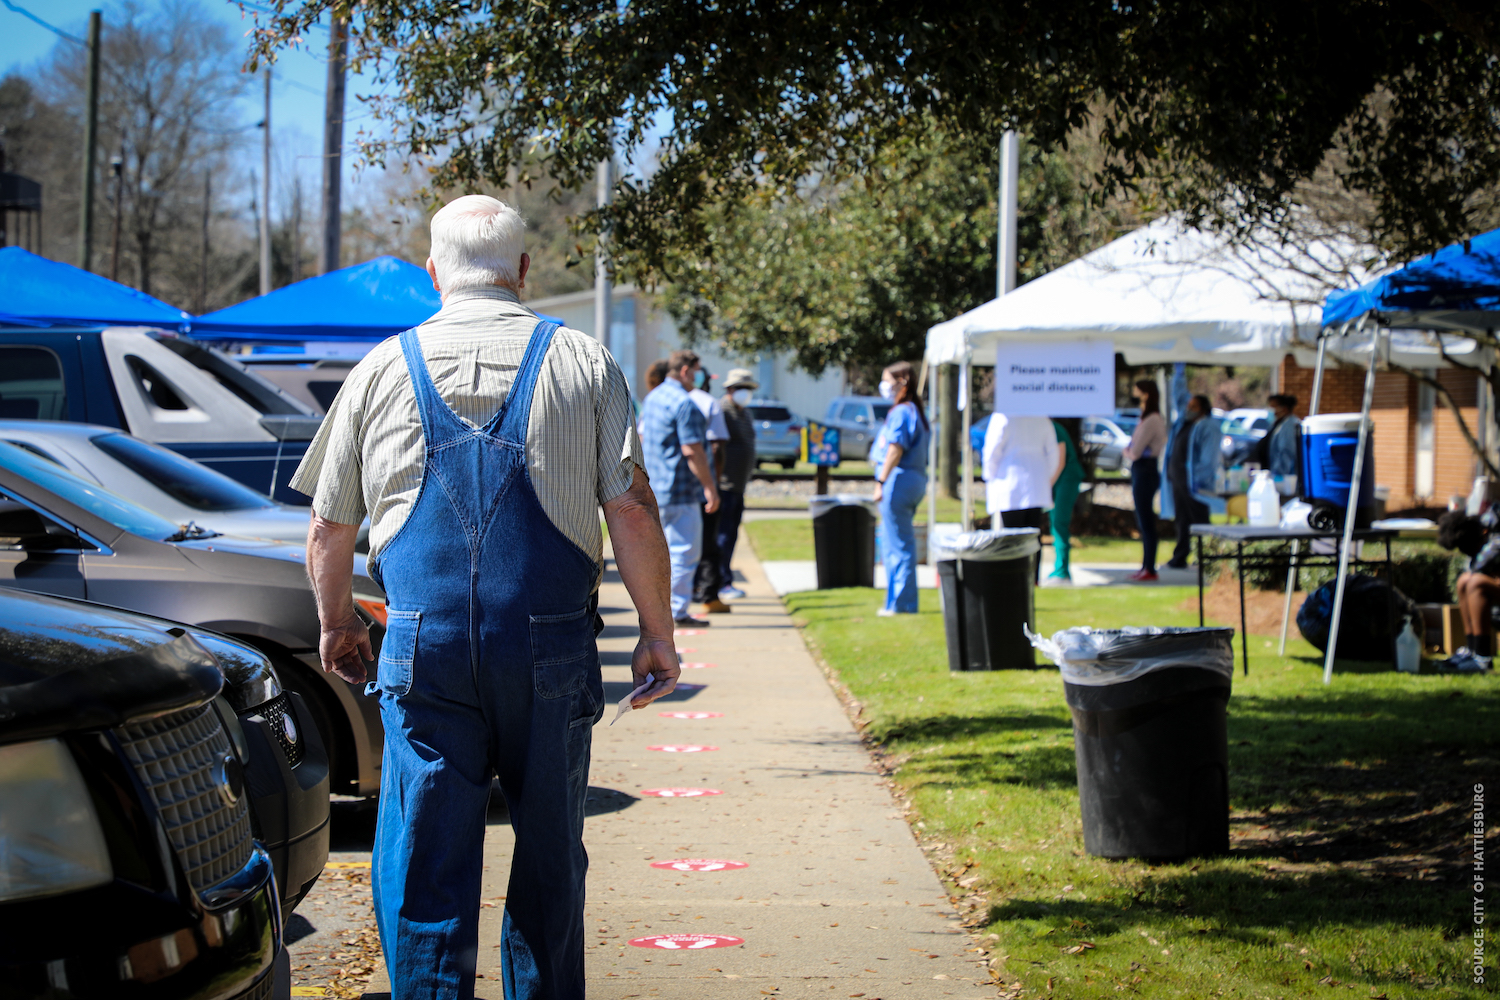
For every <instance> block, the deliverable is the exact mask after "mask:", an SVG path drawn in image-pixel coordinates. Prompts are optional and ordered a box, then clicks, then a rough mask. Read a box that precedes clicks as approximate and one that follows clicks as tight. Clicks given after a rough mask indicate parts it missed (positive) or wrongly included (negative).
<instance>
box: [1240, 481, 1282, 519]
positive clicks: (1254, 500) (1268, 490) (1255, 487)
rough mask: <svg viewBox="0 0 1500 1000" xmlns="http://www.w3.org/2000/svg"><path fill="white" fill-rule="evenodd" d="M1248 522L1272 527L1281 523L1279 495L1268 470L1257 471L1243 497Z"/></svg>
mask: <svg viewBox="0 0 1500 1000" xmlns="http://www.w3.org/2000/svg"><path fill="white" fill-rule="evenodd" d="M1245 501H1246V507H1247V510H1246V513H1247V514H1248V515H1249V520H1250V524H1251V526H1253V527H1256V528H1274V527H1276V526H1277V525H1279V524H1280V523H1281V495H1280V494H1279V493H1277V492H1276V482H1275V480H1273V479H1272V478H1271V474H1270V473H1269V472H1265V471H1262V472H1257V473H1256V474H1255V482H1253V483H1251V484H1250V494H1249V496H1247V497H1246V498H1245Z"/></svg>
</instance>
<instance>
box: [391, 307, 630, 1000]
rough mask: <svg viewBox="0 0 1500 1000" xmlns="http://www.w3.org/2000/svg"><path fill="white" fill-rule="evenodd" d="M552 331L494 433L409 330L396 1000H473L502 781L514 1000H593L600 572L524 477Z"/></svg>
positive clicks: (396, 623)
mask: <svg viewBox="0 0 1500 1000" xmlns="http://www.w3.org/2000/svg"><path fill="white" fill-rule="evenodd" d="M556 330H557V326H556V324H553V323H548V322H545V321H544V322H542V323H539V324H537V327H536V330H535V331H534V332H533V333H532V335H531V341H530V343H529V344H528V345H527V347H526V356H525V358H524V359H523V360H522V362H521V367H520V369H519V370H518V371H517V373H516V379H515V382H514V384H513V385H512V386H511V390H510V392H509V394H508V395H507V397H506V400H505V405H504V406H502V407H501V408H500V412H498V413H497V414H495V416H494V418H493V419H491V420H490V422H489V423H488V424H486V425H485V426H484V427H483V428H480V429H475V428H473V427H471V426H469V425H468V424H467V423H465V422H464V421H463V420H461V419H460V418H459V417H458V415H457V414H455V413H454V412H453V411H452V410H451V409H450V408H449V407H448V405H447V404H446V403H444V402H443V399H442V397H441V396H440V395H439V394H438V391H437V388H436V387H435V386H434V385H433V382H432V376H431V375H430V374H429V373H428V371H427V364H426V362H425V361H424V360H423V358H422V349H421V346H420V345H419V343H418V341H417V336H416V333H415V331H412V330H408V331H407V332H406V333H403V334H402V335H401V349H402V352H403V353H404V354H405V356H406V366H407V369H408V370H409V371H410V372H411V381H412V387H413V389H415V391H416V396H417V408H418V410H419V412H420V413H421V417H422V433H423V435H424V440H425V445H426V461H425V466H424V469H423V473H422V487H421V491H420V493H419V494H418V496H417V502H416V504H415V506H413V508H412V510H411V513H410V514H409V515H408V516H407V519H406V522H405V523H404V524H403V525H402V526H401V528H400V530H399V531H398V532H397V533H396V536H395V537H394V538H393V539H392V540H391V541H390V542H389V543H388V544H387V545H386V546H385V548H384V549H383V550H382V551H381V552H380V553H379V555H378V559H377V560H374V561H372V562H373V563H374V564H373V565H372V566H371V567H370V569H371V572H372V575H373V576H374V577H375V578H376V579H377V580H378V581H379V582H380V584H381V586H383V587H384V588H385V592H386V597H387V601H388V603H389V608H390V610H389V620H388V626H387V631H386V635H385V641H384V643H383V644H382V648H381V651H380V672H379V679H378V681H377V682H376V683H375V685H374V687H376V688H378V690H379V694H380V714H381V718H382V720H383V721H384V723H385V763H384V770H383V773H382V775H381V782H380V817H379V821H378V823H377V825H376V831H375V856H374V876H373V877H374V889H375V914H376V919H377V920H378V921H379V924H380V941H381V946H382V947H383V948H384V950H385V961H386V968H387V969H388V970H389V972H390V977H391V986H392V994H391V995H392V997H393V1000H415V998H422V1000H427V998H431V997H444V998H447V997H472V996H473V995H474V973H475V968H476V963H477V959H478V947H479V944H478V940H479V886H480V874H481V868H482V865H483V847H484V833H485V812H486V809H487V806H488V802H489V796H490V776H491V774H492V773H494V774H498V775H499V778H500V787H501V788H502V789H503V790H504V792H505V798H506V801H507V802H508V803H509V805H510V821H511V826H512V827H513V829H514V831H515V842H516V843H515V853H514V856H513V858H512V861H511V872H510V888H509V890H508V892H507V893H506V902H505V918H504V925H503V931H502V938H501V940H502V946H501V951H502V953H503V960H504V983H505V996H506V997H507V998H508V1000H540V998H544V997H545V998H548V1000H575V998H576V1000H581V998H582V997H583V892H584V873H585V872H586V870H587V869H588V855H587V854H585V853H584V849H583V805H584V794H585V791H586V788H587V782H588V765H589V744H590V739H591V736H592V727H593V724H594V723H595V722H596V721H597V720H598V718H599V716H600V714H601V713H602V712H603V708H604V689H603V685H602V683H601V678H600V673H599V654H598V650H597V647H596V646H595V644H594V627H593V625H594V613H593V604H592V591H593V588H594V582H595V580H596V578H597V576H598V571H599V567H598V566H597V565H596V564H595V562H594V561H593V560H592V559H590V558H589V557H588V556H586V555H585V554H584V553H583V552H582V550H580V549H579V548H578V546H576V545H574V544H573V543H572V542H571V541H569V540H568V538H567V537H566V536H565V535H563V533H562V532H561V531H559V530H558V529H557V527H556V526H555V525H554V524H553V523H552V521H551V519H550V518H549V517H548V516H547V514H546V512H545V511H544V510H543V509H542V506H541V503H540V502H539V501H538V500H537V496H536V492H535V491H534V490H533V489H532V486H531V478H530V475H529V474H528V472H527V466H526V428H527V425H528V423H529V420H530V415H531V398H532V392H533V390H534V389H535V387H536V382H537V377H538V374H539V372H540V371H541V367H542V359H543V358H544V357H545V356H546V353H547V347H548V345H549V344H551V342H552V335H553V333H555V332H556Z"/></svg>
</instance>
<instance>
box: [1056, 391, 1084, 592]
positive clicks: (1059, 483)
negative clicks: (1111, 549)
mask: <svg viewBox="0 0 1500 1000" xmlns="http://www.w3.org/2000/svg"><path fill="white" fill-rule="evenodd" d="M1052 426H1053V428H1054V429H1055V430H1056V432H1057V446H1058V448H1059V449H1061V451H1062V461H1061V462H1059V463H1058V471H1057V478H1056V480H1055V481H1054V482H1053V483H1052V510H1051V512H1050V519H1051V522H1052V572H1051V573H1048V574H1047V578H1048V579H1050V580H1071V579H1072V578H1073V562H1072V557H1073V552H1072V545H1073V507H1074V505H1075V504H1077V503H1078V487H1079V486H1081V485H1082V484H1083V463H1082V462H1081V461H1079V460H1078V449H1077V448H1076V447H1074V445H1073V435H1071V434H1069V433H1068V429H1067V428H1066V427H1064V426H1063V425H1062V424H1061V423H1059V422H1058V421H1056V420H1054V421H1052Z"/></svg>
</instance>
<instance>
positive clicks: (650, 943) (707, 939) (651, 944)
mask: <svg viewBox="0 0 1500 1000" xmlns="http://www.w3.org/2000/svg"><path fill="white" fill-rule="evenodd" d="M630 943H631V945H633V946H634V947H636V948H662V949H664V950H666V951H698V950H700V949H703V948H733V947H735V946H736V945H742V944H744V943H745V939H744V938H737V937H731V936H730V935H728V934H653V935H651V936H650V937H643V938H631V939H630Z"/></svg>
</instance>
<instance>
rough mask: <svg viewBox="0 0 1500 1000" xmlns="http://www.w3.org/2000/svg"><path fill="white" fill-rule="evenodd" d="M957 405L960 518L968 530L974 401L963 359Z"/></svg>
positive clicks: (970, 522)
mask: <svg viewBox="0 0 1500 1000" xmlns="http://www.w3.org/2000/svg"><path fill="white" fill-rule="evenodd" d="M958 380H959V381H958V405H959V409H961V410H963V414H964V420H963V431H962V433H961V435H960V437H959V439H958V447H959V448H960V449H961V450H960V451H959V454H961V455H963V457H964V460H963V465H962V466H961V468H962V469H963V477H964V482H963V492H962V495H963V514H962V516H961V518H960V520H962V522H963V526H964V530H965V531H970V530H972V529H973V527H974V522H973V518H974V449H973V448H972V447H970V446H969V430H970V428H971V426H972V424H973V420H974V401H973V400H972V399H970V398H969V389H970V388H971V387H970V385H969V383H970V382H971V381H972V380H973V379H972V374H971V372H970V369H969V363H968V362H967V361H965V362H964V363H963V364H961V365H959V366H958Z"/></svg>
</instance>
